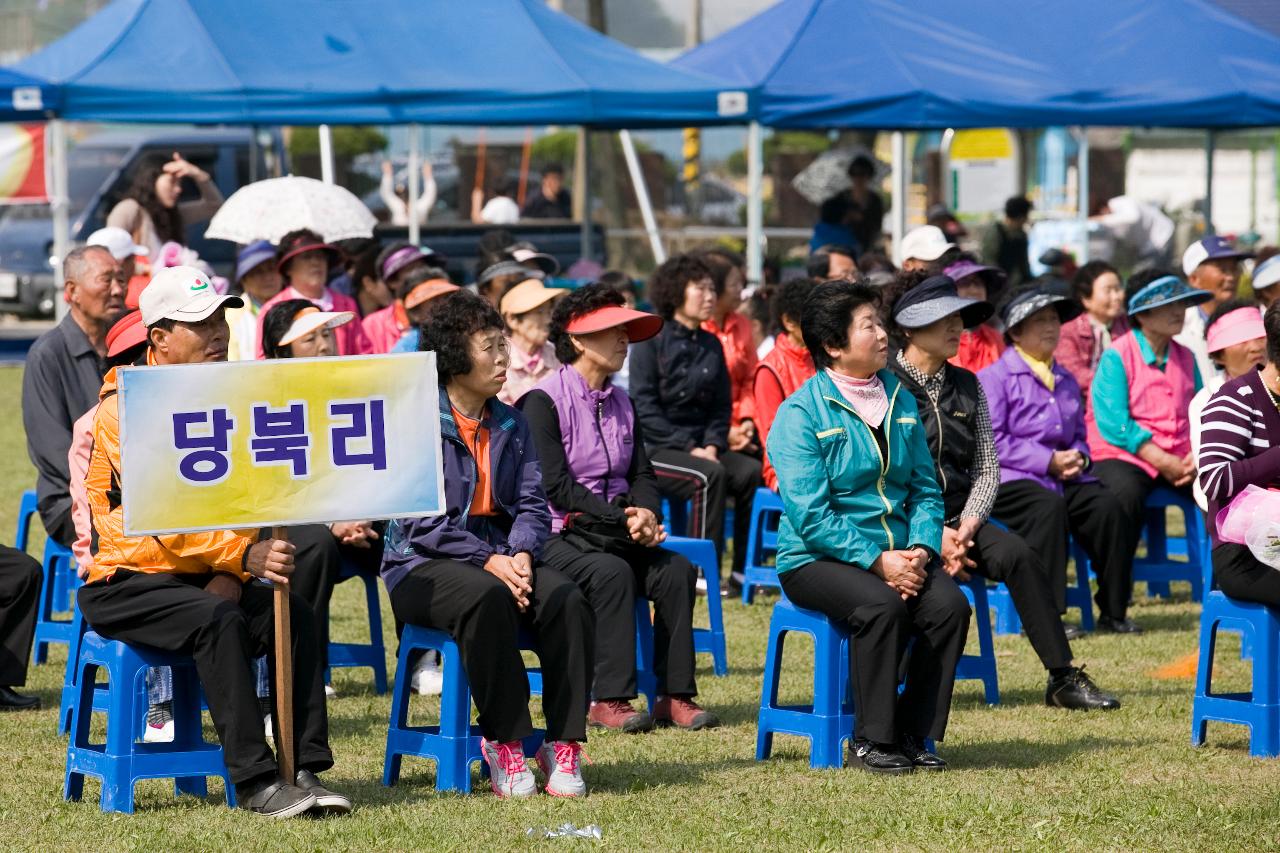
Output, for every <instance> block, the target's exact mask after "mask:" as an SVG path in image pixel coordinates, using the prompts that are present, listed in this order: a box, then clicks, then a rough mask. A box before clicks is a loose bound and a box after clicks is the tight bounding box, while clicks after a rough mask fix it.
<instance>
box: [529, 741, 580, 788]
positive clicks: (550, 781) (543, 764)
mask: <svg viewBox="0 0 1280 853" xmlns="http://www.w3.org/2000/svg"><path fill="white" fill-rule="evenodd" d="M537 757H538V767H539V768H541V769H542V772H543V774H544V775H545V776H546V777H547V785H546V792H547V793H548V794H550V795H551V796H553V797H585V796H586V795H587V783H586V782H584V781H583V780H582V766H581V765H580V764H579V763H578V759H579V757H583V758H585V757H586V753H584V752H583V751H582V744H580V743H578V742H577V741H576V740H558V741H556V742H555V743H548V742H547V741H543V742H542V746H540V747H538V756H537ZM587 760H588V761H590V759H587Z"/></svg>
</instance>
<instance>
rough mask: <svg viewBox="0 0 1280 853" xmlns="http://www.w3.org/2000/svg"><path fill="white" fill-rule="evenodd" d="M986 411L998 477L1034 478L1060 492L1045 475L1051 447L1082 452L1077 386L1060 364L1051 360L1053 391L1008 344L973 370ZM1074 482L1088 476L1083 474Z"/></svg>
mask: <svg viewBox="0 0 1280 853" xmlns="http://www.w3.org/2000/svg"><path fill="white" fill-rule="evenodd" d="M978 381H979V382H981V383H982V390H983V392H985V393H986V395H987V406H988V408H990V410H991V428H992V430H993V431H994V432H995V437H996V454H997V455H998V456H999V457H1000V482H1001V483H1007V482H1009V481H1010V480H1034V481H1035V482H1036V483H1038V484H1039V485H1041V486H1043V487H1044V488H1046V489H1050V490H1052V491H1055V492H1057V493H1058V494H1062V483H1061V482H1060V481H1059V480H1058V479H1056V478H1055V477H1051V476H1049V460H1050V459H1051V458H1052V457H1053V453H1054V451H1055V450H1079V451H1080V452H1081V453H1083V454H1084V455H1085V456H1086V457H1088V455H1089V444H1088V441H1087V440H1086V437H1085V423H1084V407H1083V406H1082V404H1081V397H1080V386H1079V385H1078V384H1077V383H1076V380H1075V377H1073V376H1072V375H1071V374H1070V373H1069V372H1068V371H1067V369H1066V368H1064V367H1063V366H1062V365H1060V364H1058V363H1057V362H1056V361H1055V362H1054V364H1053V391H1050V390H1049V389H1048V388H1046V387H1045V386H1044V383H1043V382H1041V381H1040V380H1039V379H1038V378H1036V375H1035V374H1034V373H1032V372H1031V368H1030V367H1028V366H1027V363H1026V362H1025V361H1024V360H1023V358H1022V356H1020V355H1018V351H1017V350H1016V349H1015V348H1013V347H1009V348H1008V349H1006V350H1005V351H1004V352H1003V353H1002V354H1001V355H1000V358H998V359H996V362H995V364H992V365H990V366H989V367H987V368H985V369H984V370H982V371H980V372H979V373H978ZM1079 479H1080V481H1082V482H1087V481H1090V480H1092V479H1093V477H1092V476H1090V475H1088V474H1083V475H1081V476H1080V478H1079Z"/></svg>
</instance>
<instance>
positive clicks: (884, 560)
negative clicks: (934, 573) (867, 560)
mask: <svg viewBox="0 0 1280 853" xmlns="http://www.w3.org/2000/svg"><path fill="white" fill-rule="evenodd" d="M928 563H929V552H928V551H926V550H925V549H923V548H908V549H906V550H895V551H882V552H881V553H880V556H879V557H877V558H876V561H875V562H874V563H872V564H871V571H873V572H875V573H876V575H877V576H878V577H879V578H880V579H881V580H883V581H884V582H885V583H887V584H888V585H889V586H891V587H892V588H893V589H894V590H896V591H897V593H898V594H899V595H901V596H902V599H903V601H905V600H907V599H908V598H911V597H913V596H915V595H919V594H920V590H921V589H922V588H923V587H924V581H925V566H926V565H928Z"/></svg>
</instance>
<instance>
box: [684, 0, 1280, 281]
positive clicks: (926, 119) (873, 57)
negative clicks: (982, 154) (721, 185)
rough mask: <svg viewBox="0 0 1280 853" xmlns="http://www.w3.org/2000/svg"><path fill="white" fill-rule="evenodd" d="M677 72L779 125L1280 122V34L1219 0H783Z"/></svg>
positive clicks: (899, 186) (898, 177)
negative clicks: (745, 99)
mask: <svg viewBox="0 0 1280 853" xmlns="http://www.w3.org/2000/svg"><path fill="white" fill-rule="evenodd" d="M1220 2H1222V3H1223V5H1226V6H1232V7H1246V6H1257V5H1258V4H1256V3H1253V2H1251V0H1220ZM1272 5H1274V4H1272ZM1237 11H1240V10H1239V9H1237ZM1269 14H1270V17H1271V18H1276V17H1277V15H1276V13H1274V12H1270V13H1269ZM673 65H675V66H676V67H678V68H682V69H684V70H688V71H704V72H705V71H712V70H713V71H714V72H715V73H716V74H717V75H719V76H720V77H722V78H724V79H726V80H727V81H729V82H730V83H732V84H735V85H738V86H741V87H742V88H744V89H746V90H749V91H750V92H751V93H752V98H753V103H754V105H755V108H756V109H755V112H756V115H757V116H758V117H759V121H760V122H761V123H762V124H765V125H768V126H771V127H778V128H875V129H880V128H889V129H894V130H899V131H900V130H903V129H944V128H966V127H1046V126H1053V125H1082V126H1084V125H1118V126H1133V125H1139V126H1163V127H1203V128H1226V127H1256V126H1270V125H1280V27H1278V28H1277V31H1276V32H1269V31H1267V30H1266V29H1263V28H1262V27H1261V26H1260V25H1259V22H1258V21H1257V16H1256V15H1255V16H1253V17H1252V18H1251V19H1250V20H1246V19H1245V18H1242V17H1239V16H1237V15H1236V14H1233V13H1232V12H1231V11H1227V10H1225V9H1224V8H1223V7H1222V6H1219V5H1216V4H1215V3H1213V2H1210V0H1164V2H1160V3H1152V2H1149V0H1074V2H1070V3H1064V2H1061V0H1024V2H1021V3H1018V4H1016V8H1013V7H1011V6H1010V4H1009V3H1008V0H966V2H963V3H956V2H954V0H913V2H910V3H908V2H905V0H782V2H780V3H778V4H777V5H775V6H772V7H770V8H769V9H766V10H765V11H764V12H761V13H760V14H759V15H757V16H755V17H754V18H751V19H750V20H748V21H746V22H745V23H743V24H741V25H739V26H738V27H736V28H734V29H732V30H729V31H727V32H725V33H724V34H722V35H721V36H719V37H718V38H716V39H713V40H712V41H709V42H707V43H705V44H703V45H700V46H699V47H696V48H694V49H693V50H691V51H689V52H687V53H685V54H683V55H682V56H680V57H679V58H677V59H676V60H675V61H674V62H673ZM894 142H895V146H894V147H895V158H894V159H895V160H896V161H898V163H897V164H895V166H898V164H900V163H901V162H902V160H904V159H905V157H904V156H903V148H902V139H901V134H900V133H899V134H896V135H895V140H894ZM752 144H753V145H755V146H758V145H759V134H758V133H756V134H755V135H754V138H753V142H752ZM752 153H753V151H752V150H749V151H748V160H749V162H751V161H758V160H759V159H760V157H759V154H758V153H757V154H756V156H755V157H752V156H751V155H752ZM757 168H758V162H757ZM1081 171H1082V173H1083V172H1085V171H1087V170H1084V169H1082V170H1081ZM749 172H750V170H749ZM749 180H750V181H751V183H752V184H753V185H756V186H758V176H756V175H753V174H749ZM1086 180H1087V178H1086V177H1084V175H1083V174H1082V182H1083V181H1086ZM905 190H906V186H905V176H904V174H903V169H902V168H900V167H898V168H895V194H897V193H898V192H903V193H905ZM898 197H899V198H901V196H900V195H899V196H898ZM758 207H759V198H758V195H753V196H752V200H751V204H750V208H749V210H748V220H749V222H752V221H755V222H758V221H759V213H758V210H757V208H758ZM753 214H754V215H753ZM895 214H896V215H895V221H894V225H895V229H894V230H895V238H900V236H901V230H902V228H903V224H902V223H903V218H902V212H901V209H900V208H899V209H898V210H896V211H895ZM749 230H751V229H750V228H749ZM755 234H756V236H757V238H758V235H759V230H758V228H757V230H756V231H755ZM749 241H750V245H749V247H748V251H749V254H753V255H755V256H757V259H756V260H755V262H754V263H753V264H752V271H753V272H754V271H755V270H758V269H759V267H758V254H759V249H758V242H759V241H758V239H754V240H752V239H751V237H750V236H749Z"/></svg>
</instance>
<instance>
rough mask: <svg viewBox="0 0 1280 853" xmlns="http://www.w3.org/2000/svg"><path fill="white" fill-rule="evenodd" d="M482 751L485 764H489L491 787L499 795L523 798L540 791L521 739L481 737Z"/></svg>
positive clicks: (504, 797)
mask: <svg viewBox="0 0 1280 853" xmlns="http://www.w3.org/2000/svg"><path fill="white" fill-rule="evenodd" d="M480 752H481V753H482V754H483V755H484V762H485V764H487V765H489V787H491V788H493V792H494V793H495V794H497V795H498V796H499V797H501V798H503V799H504V800H505V799H506V798H507V797H515V798H516V799H519V800H523V799H526V798H528V797H532V796H533V795H534V794H536V793H538V786H537V783H536V782H534V779H533V773H532V772H530V770H529V765H528V764H526V763H525V758H524V747H523V746H521V745H520V741H518V740H513V741H511V743H494V742H493V741H490V740H485V739H484V738H480Z"/></svg>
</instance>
